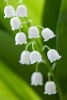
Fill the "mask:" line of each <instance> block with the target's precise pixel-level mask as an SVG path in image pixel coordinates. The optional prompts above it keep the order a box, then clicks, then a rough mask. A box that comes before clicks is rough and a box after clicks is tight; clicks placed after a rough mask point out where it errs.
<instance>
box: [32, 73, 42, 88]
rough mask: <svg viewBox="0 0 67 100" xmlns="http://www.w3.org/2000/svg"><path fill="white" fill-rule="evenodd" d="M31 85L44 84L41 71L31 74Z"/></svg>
mask: <svg viewBox="0 0 67 100" xmlns="http://www.w3.org/2000/svg"><path fill="white" fill-rule="evenodd" d="M31 85H35V86H37V85H43V76H42V74H41V73H40V72H34V73H33V74H32V76H31Z"/></svg>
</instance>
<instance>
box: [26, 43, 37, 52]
mask: <svg viewBox="0 0 67 100" xmlns="http://www.w3.org/2000/svg"><path fill="white" fill-rule="evenodd" d="M31 44H32V49H33V51H34V50H35V48H34V44H36V42H35V41H33V42H29V43H28V44H27V45H26V47H25V50H28V47H29V46H30V45H31Z"/></svg>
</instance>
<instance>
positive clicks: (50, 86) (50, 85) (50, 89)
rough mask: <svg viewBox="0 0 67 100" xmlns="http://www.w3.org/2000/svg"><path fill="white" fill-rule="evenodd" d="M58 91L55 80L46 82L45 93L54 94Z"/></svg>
mask: <svg viewBox="0 0 67 100" xmlns="http://www.w3.org/2000/svg"><path fill="white" fill-rule="evenodd" d="M56 92H57V90H56V85H55V83H54V82H53V81H48V82H46V84H45V92H44V94H48V95H52V94H56Z"/></svg>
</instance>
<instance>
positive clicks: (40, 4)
mask: <svg viewBox="0 0 67 100" xmlns="http://www.w3.org/2000/svg"><path fill="white" fill-rule="evenodd" d="M18 1H19V0H9V4H10V5H12V6H13V7H14V8H15V9H16V8H17V6H18ZM23 4H25V5H26V6H27V9H28V18H30V19H32V21H33V23H34V25H43V26H44V27H49V28H50V29H52V30H53V31H54V33H55V34H56V35H57V36H56V38H54V39H52V40H49V41H48V42H46V43H45V44H46V45H48V46H50V47H51V48H55V49H57V50H58V52H59V53H60V54H61V55H62V59H61V60H60V61H58V62H57V65H56V67H55V69H54V72H53V75H54V79H55V81H56V83H57V84H56V85H57V90H58V92H57V94H55V95H51V96H48V95H44V85H45V82H46V81H47V80H48V79H47V72H48V69H47V67H46V66H45V65H43V64H40V66H39V71H40V72H41V73H42V74H43V78H44V85H43V86H37V87H35V86H31V85H30V83H31V81H30V79H31V75H32V73H33V72H34V71H35V64H34V65H29V66H26V65H21V64H19V62H18V61H19V59H20V54H21V52H22V51H23V50H24V48H25V45H22V46H19V45H18V46H15V41H14V37H15V34H16V33H17V32H18V31H14V32H13V31H12V30H11V27H10V19H4V7H5V6H6V3H5V1H4V0H0V100H49V99H50V100H67V0H33V1H32V0H23ZM22 21H23V19H22ZM22 31H24V32H25V33H26V34H27V31H28V27H27V26H25V25H24V27H23V29H22ZM30 41H31V40H30ZM37 41H38V43H39V44H40V45H41V46H42V45H44V43H43V39H42V38H40V39H39V40H37ZM29 49H30V50H31V48H29ZM37 49H38V50H40V48H38V47H37ZM52 80H53V79H52Z"/></svg>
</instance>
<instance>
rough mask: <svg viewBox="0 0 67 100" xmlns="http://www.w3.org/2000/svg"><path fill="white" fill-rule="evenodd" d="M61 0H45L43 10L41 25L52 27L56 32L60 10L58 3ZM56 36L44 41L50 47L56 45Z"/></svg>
mask: <svg viewBox="0 0 67 100" xmlns="http://www.w3.org/2000/svg"><path fill="white" fill-rule="evenodd" d="M61 1H62V0H45V6H44V10H43V26H44V27H45V28H46V27H48V28H50V29H52V31H53V32H54V34H56V26H57V21H58V16H59V11H60V5H61ZM55 39H56V38H53V39H51V40H49V41H48V42H46V44H47V45H49V46H50V47H51V48H55V47H56V40H55Z"/></svg>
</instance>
